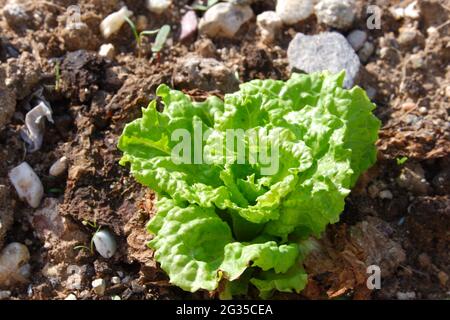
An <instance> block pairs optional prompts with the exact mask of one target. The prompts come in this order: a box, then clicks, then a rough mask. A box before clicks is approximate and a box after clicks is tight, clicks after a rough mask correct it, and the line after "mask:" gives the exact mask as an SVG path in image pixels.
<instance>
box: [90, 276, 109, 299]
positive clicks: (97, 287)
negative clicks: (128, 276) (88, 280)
mask: <svg viewBox="0 0 450 320" xmlns="http://www.w3.org/2000/svg"><path fill="white" fill-rule="evenodd" d="M92 289H93V290H94V292H95V293H96V294H97V295H99V296H102V295H104V294H105V290H106V282H105V280H103V279H95V280H94V281H92Z"/></svg>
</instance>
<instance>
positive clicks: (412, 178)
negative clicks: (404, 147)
mask: <svg viewBox="0 0 450 320" xmlns="http://www.w3.org/2000/svg"><path fill="white" fill-rule="evenodd" d="M397 183H398V185H399V186H400V187H402V188H404V189H406V190H409V191H411V192H413V193H415V194H418V195H426V194H427V193H428V191H429V190H430V185H429V184H428V182H427V180H426V179H425V171H424V170H423V168H422V167H421V166H420V165H419V164H416V165H414V164H410V165H407V166H404V167H403V168H402V171H401V172H400V175H399V176H398V178H397Z"/></svg>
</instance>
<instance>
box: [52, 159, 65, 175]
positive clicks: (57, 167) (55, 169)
mask: <svg viewBox="0 0 450 320" xmlns="http://www.w3.org/2000/svg"><path fill="white" fill-rule="evenodd" d="M66 170H67V158H66V157H65V156H62V157H61V158H59V159H58V160H56V161H55V163H53V164H52V166H51V167H50V170H49V174H50V175H51V176H54V177H57V176H59V175H61V174H63V173H64V172H65V171H66Z"/></svg>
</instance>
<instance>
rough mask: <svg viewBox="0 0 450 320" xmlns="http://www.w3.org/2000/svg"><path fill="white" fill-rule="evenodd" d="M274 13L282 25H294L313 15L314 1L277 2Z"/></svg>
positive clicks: (280, 0)
mask: <svg viewBox="0 0 450 320" xmlns="http://www.w3.org/2000/svg"><path fill="white" fill-rule="evenodd" d="M275 11H276V12H277V15H278V16H279V17H280V19H281V20H282V21H283V23H284V24H287V25H292V24H296V23H298V22H300V21H303V20H305V19H307V18H308V17H309V16H311V15H312V14H313V12H314V1H313V0H302V1H298V0H278V1H277V6H276V9H275Z"/></svg>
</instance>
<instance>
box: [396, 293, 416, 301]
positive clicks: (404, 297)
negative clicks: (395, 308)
mask: <svg viewBox="0 0 450 320" xmlns="http://www.w3.org/2000/svg"><path fill="white" fill-rule="evenodd" d="M415 298H416V293H415V292H413V291H408V292H397V299H398V300H413V299H415Z"/></svg>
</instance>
